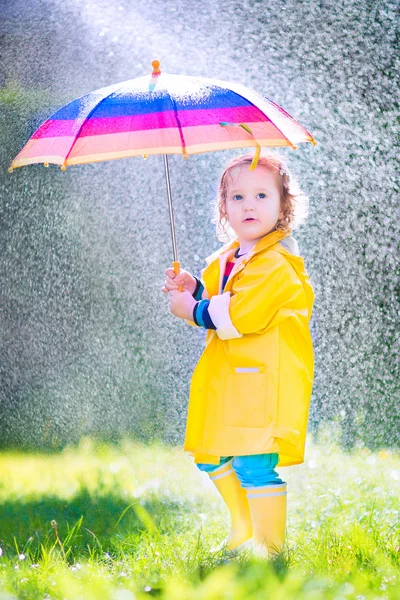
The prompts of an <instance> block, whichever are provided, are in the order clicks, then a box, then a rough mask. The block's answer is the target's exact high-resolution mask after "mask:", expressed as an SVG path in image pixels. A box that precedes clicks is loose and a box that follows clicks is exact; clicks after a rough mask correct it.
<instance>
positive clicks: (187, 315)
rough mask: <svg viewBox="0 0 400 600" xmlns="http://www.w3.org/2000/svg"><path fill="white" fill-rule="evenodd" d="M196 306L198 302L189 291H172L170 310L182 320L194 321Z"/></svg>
mask: <svg viewBox="0 0 400 600" xmlns="http://www.w3.org/2000/svg"><path fill="white" fill-rule="evenodd" d="M195 304H196V300H195V299H194V298H193V296H192V294H191V293H190V292H188V291H183V292H179V291H177V290H172V291H171V292H170V294H169V310H170V312H172V314H173V315H175V316H176V317H179V318H180V319H188V320H189V321H193V307H194V305H195Z"/></svg>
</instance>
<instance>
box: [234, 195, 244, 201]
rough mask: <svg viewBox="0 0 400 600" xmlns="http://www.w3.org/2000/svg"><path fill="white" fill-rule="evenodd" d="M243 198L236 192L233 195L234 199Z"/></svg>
mask: <svg viewBox="0 0 400 600" xmlns="http://www.w3.org/2000/svg"><path fill="white" fill-rule="evenodd" d="M241 199H242V196H241V195H240V194H235V195H234V196H233V200H241Z"/></svg>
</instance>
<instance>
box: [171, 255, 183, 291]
mask: <svg viewBox="0 0 400 600" xmlns="http://www.w3.org/2000/svg"><path fill="white" fill-rule="evenodd" d="M172 266H173V267H174V273H175V275H179V273H180V272H181V263H180V262H179V260H174V261H172ZM179 291H180V292H183V286H182V285H180V286H179Z"/></svg>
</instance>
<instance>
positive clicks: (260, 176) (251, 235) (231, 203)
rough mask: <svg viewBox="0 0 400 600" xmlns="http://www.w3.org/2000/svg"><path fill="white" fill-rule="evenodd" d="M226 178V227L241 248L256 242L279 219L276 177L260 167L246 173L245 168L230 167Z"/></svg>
mask: <svg viewBox="0 0 400 600" xmlns="http://www.w3.org/2000/svg"><path fill="white" fill-rule="evenodd" d="M229 175H230V177H228V181H229V184H228V189H227V197H226V212H227V215H228V221H229V224H230V226H231V227H232V229H233V230H234V232H235V233H236V235H237V237H238V240H239V242H240V243H241V245H243V244H245V245H246V244H248V243H250V242H256V241H258V240H259V239H260V238H262V237H263V236H264V235H266V234H267V233H269V232H270V231H271V230H272V229H273V228H274V227H275V225H276V222H277V221H278V219H281V218H282V217H283V213H282V211H281V206H280V192H279V188H278V186H277V181H276V179H277V177H278V175H277V174H276V173H274V172H272V171H270V170H269V169H266V168H265V167H260V166H257V167H256V168H255V169H254V171H250V170H249V165H247V164H246V165H240V166H238V167H233V168H232V169H231V170H230V171H229ZM249 219H251V220H249Z"/></svg>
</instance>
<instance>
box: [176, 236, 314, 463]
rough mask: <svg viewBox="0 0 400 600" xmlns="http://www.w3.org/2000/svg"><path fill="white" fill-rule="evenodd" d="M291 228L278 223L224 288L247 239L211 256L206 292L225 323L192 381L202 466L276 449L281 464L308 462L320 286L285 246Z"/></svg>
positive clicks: (194, 433) (187, 445)
mask: <svg viewBox="0 0 400 600" xmlns="http://www.w3.org/2000/svg"><path fill="white" fill-rule="evenodd" d="M289 235H290V234H285V233H284V232H282V231H280V230H274V231H273V232H271V233H268V234H267V235H265V236H264V237H263V238H262V239H261V240H259V241H258V242H257V243H256V244H255V246H254V247H253V248H252V249H251V250H250V251H249V252H248V253H247V254H245V255H244V256H243V258H240V259H239V261H238V262H237V263H236V264H235V266H234V267H233V269H232V272H231V274H230V276H229V278H228V281H227V283H226V285H225V289H224V293H223V294H221V286H222V278H223V274H224V270H225V264H226V261H227V260H228V259H229V258H231V257H232V256H233V254H234V252H235V250H236V249H237V248H238V247H239V245H240V244H239V241H238V240H237V239H235V240H233V241H232V242H229V243H228V244H226V245H225V246H223V247H222V248H220V249H219V250H217V252H215V253H214V254H212V255H211V256H209V257H208V258H206V263H207V265H208V266H207V267H206V268H205V269H203V270H202V272H201V276H202V282H203V285H204V287H205V289H204V292H203V299H204V298H209V299H210V304H209V307H208V309H209V314H210V316H211V318H212V320H213V322H214V324H215V326H216V327H217V329H216V330H213V329H208V330H207V335H206V346H205V349H204V351H203V353H202V355H201V357H200V359H199V362H198V363H197V365H196V368H195V370H194V372H193V376H192V381H191V385H190V399H189V407H188V418H187V424H186V435H185V441H184V450H186V451H187V452H189V453H190V454H191V455H193V456H194V460H195V462H197V463H210V464H218V463H219V460H220V457H221V456H240V455H249V454H262V453H270V452H277V453H278V454H279V462H278V465H277V466H278V467H284V466H289V465H295V464H299V463H302V462H304V447H305V439H306V433H307V423H308V412H309V405H310V399H311V391H312V384H313V378H314V353H313V346H312V339H311V334H310V329H309V321H310V318H311V312H312V306H313V302H314V292H313V289H312V286H311V282H310V280H309V278H308V275H307V272H306V270H305V266H304V260H303V258H302V257H301V256H298V255H295V254H292V253H291V252H289V251H288V250H287V249H286V248H285V247H284V246H283V245H282V244H281V243H280V240H282V239H283V238H285V237H289ZM291 239H292V238H291ZM282 243H284V242H282ZM187 323H189V324H191V325H196V324H195V323H194V322H193V321H187Z"/></svg>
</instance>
